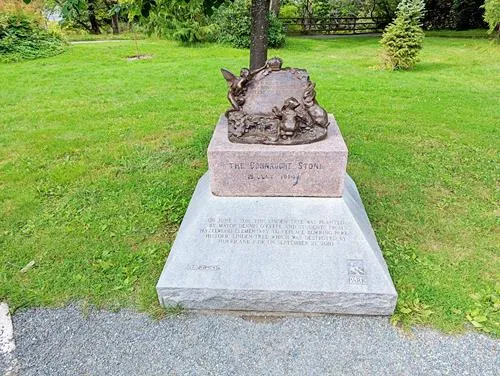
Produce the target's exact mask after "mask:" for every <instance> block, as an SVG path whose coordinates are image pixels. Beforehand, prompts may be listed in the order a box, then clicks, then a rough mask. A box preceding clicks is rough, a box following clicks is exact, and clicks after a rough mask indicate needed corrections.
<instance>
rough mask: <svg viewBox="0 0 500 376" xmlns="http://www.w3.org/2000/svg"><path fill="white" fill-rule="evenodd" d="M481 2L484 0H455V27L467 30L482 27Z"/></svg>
mask: <svg viewBox="0 0 500 376" xmlns="http://www.w3.org/2000/svg"><path fill="white" fill-rule="evenodd" d="M483 4H484V0H455V1H454V4H453V12H454V13H455V19H456V23H455V28H456V29H457V30H467V29H477V28H481V27H484V26H485V24H484V21H483V13H484V9H483V8H482V5H483Z"/></svg>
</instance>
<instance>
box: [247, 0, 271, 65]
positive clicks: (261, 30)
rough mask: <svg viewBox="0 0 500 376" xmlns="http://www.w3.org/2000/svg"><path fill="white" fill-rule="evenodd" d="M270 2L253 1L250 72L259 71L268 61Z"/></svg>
mask: <svg viewBox="0 0 500 376" xmlns="http://www.w3.org/2000/svg"><path fill="white" fill-rule="evenodd" d="M269 2H270V0H252V33H251V36H250V70H254V69H258V68H260V67H262V66H264V65H265V64H266V60H267V30H268V28H269V20H268V19H267V13H268V11H269Z"/></svg>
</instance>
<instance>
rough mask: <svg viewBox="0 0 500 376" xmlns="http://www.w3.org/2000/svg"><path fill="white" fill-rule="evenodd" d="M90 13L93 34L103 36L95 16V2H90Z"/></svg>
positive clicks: (90, 0)
mask: <svg viewBox="0 0 500 376" xmlns="http://www.w3.org/2000/svg"><path fill="white" fill-rule="evenodd" d="M88 13H89V21H90V29H91V33H92V34H101V29H100V28H99V23H98V22H97V18H96V16H95V0H88Z"/></svg>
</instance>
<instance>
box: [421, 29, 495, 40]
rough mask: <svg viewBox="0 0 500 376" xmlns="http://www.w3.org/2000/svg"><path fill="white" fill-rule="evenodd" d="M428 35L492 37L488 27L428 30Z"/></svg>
mask: <svg viewBox="0 0 500 376" xmlns="http://www.w3.org/2000/svg"><path fill="white" fill-rule="evenodd" d="M425 36H426V37H440V38H491V35H489V34H488V29H471V30H459V31H457V30H426V31H425Z"/></svg>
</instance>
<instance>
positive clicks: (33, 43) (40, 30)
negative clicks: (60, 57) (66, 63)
mask: <svg viewBox="0 0 500 376" xmlns="http://www.w3.org/2000/svg"><path fill="white" fill-rule="evenodd" d="M63 51H64V41H63V40H62V38H61V37H60V36H59V35H57V34H55V33H53V32H50V31H48V30H46V29H45V28H44V26H43V23H42V19H41V17H40V16H39V15H37V14H36V13H33V12H28V11H25V10H23V9H17V10H14V11H2V12H0V61H7V62H8V61H19V60H27V59H37V58H41V57H49V56H53V55H57V54H59V53H61V52H63Z"/></svg>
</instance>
